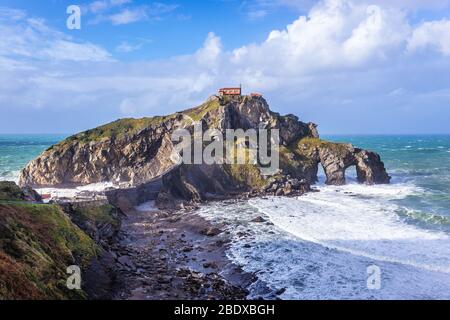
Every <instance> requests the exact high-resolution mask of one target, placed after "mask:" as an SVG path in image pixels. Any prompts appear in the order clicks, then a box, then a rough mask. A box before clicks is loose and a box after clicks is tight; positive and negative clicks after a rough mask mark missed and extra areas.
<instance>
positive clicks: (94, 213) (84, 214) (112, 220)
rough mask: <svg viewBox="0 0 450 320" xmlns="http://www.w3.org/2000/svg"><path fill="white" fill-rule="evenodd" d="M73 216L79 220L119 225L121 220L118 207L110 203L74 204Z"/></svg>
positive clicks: (96, 223)
mask: <svg viewBox="0 0 450 320" xmlns="http://www.w3.org/2000/svg"><path fill="white" fill-rule="evenodd" d="M72 210H73V211H72V212H71V217H72V218H74V219H76V220H77V221H88V222H91V223H93V224H95V225H99V224H110V225H112V226H113V227H118V226H119V224H120V220H119V218H118V213H117V209H116V208H115V207H114V206H112V205H109V204H104V205H97V204H83V203H79V204H74V205H73V206H72Z"/></svg>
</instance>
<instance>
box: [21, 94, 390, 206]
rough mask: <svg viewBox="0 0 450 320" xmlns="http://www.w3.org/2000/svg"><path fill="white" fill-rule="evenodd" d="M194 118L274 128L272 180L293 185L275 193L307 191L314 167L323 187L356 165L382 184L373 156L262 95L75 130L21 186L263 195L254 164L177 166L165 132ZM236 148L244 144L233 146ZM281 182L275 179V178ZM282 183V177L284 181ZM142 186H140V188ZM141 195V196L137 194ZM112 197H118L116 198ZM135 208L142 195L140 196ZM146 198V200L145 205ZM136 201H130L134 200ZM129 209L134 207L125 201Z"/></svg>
mask: <svg viewBox="0 0 450 320" xmlns="http://www.w3.org/2000/svg"><path fill="white" fill-rule="evenodd" d="M193 121H199V122H201V124H202V126H203V130H206V129H218V130H220V131H221V132H223V133H224V132H225V131H226V130H227V129H243V130H247V129H260V128H263V129H269V130H270V129H278V130H279V132H280V150H279V151H280V169H281V170H280V172H279V173H278V174H277V175H276V177H275V178H276V179H278V180H283V178H282V177H287V176H288V175H289V176H290V177H291V178H292V179H293V181H294V183H293V184H292V183H290V184H287V185H286V184H285V188H284V190H281V191H279V189H276V188H275V189H274V191H273V192H275V193H278V194H280V195H281V194H285V193H288V194H289V193H291V192H292V189H294V190H297V189H298V187H296V186H295V185H296V184H297V183H296V182H297V181H305V183H304V184H303V186H302V187H301V188H302V189H304V190H309V184H313V183H315V182H316V181H317V171H318V165H319V164H321V165H322V166H323V167H324V169H325V173H326V175H327V183H328V184H335V185H341V184H344V183H345V170H346V169H347V168H348V167H350V166H356V168H357V173H358V180H359V181H360V182H361V183H367V184H376V183H389V180H390V177H389V176H388V174H387V172H386V170H385V168H384V164H383V162H381V159H380V157H379V155H377V154H376V153H374V152H371V151H366V150H361V149H357V148H354V147H353V146H351V145H348V144H338V143H331V142H326V141H323V140H321V139H320V138H319V134H318V131H317V125H315V124H313V123H304V122H301V121H299V119H298V118H297V117H296V116H293V115H287V116H281V115H279V114H278V113H275V112H272V111H271V110H270V108H269V106H268V104H267V102H266V100H265V99H264V98H262V97H250V96H243V97H240V98H233V99H231V98H227V97H217V96H212V97H211V98H209V99H208V100H207V101H206V102H205V103H203V104H202V105H200V106H199V107H196V108H193V109H189V110H185V111H183V112H178V113H175V114H172V115H169V116H166V117H154V118H143V119H122V120H118V121H115V122H112V123H110V124H107V125H104V126H101V127H98V128H95V129H92V130H89V131H86V132H82V133H79V134H77V135H74V136H72V137H69V138H68V139H66V140H64V141H62V142H61V143H59V144H57V145H55V146H52V147H51V148H49V149H48V150H47V151H45V152H44V153H43V154H42V155H41V156H39V157H38V158H37V159H35V160H33V161H32V162H30V163H29V164H28V166H27V167H26V168H25V169H24V170H23V171H22V172H21V175H20V185H22V186H32V187H36V186H80V185H87V184H92V183H99V182H112V183H115V184H119V183H120V184H121V185H122V186H125V187H126V188H128V189H129V188H135V187H140V188H141V189H142V190H146V187H145V185H146V184H147V183H150V182H152V181H154V180H155V178H157V177H161V176H162V182H161V185H160V187H158V188H160V189H158V190H156V191H155V190H154V191H152V193H154V194H156V195H157V196H154V195H152V197H153V198H152V199H154V198H155V197H157V198H158V199H159V200H160V202H161V203H166V204H167V203H174V201H176V200H177V199H178V200H179V199H182V200H188V201H201V200H207V199H211V198H219V199H220V198H221V197H224V196H225V197H226V196H230V195H235V194H237V193H243V192H250V191H252V192H255V190H257V191H258V192H260V190H267V189H268V187H269V186H270V185H271V182H270V181H269V180H270V179H269V177H267V176H263V175H262V174H261V171H260V170H259V166H258V165H255V164H245V165H236V164H214V165H206V164H201V165H200V164H195V165H191V164H181V165H179V164H177V163H175V162H174V160H173V157H171V155H173V153H174V144H173V142H172V141H171V135H172V133H173V132H174V130H176V129H180V128H184V129H188V130H191V131H192V128H193V126H192V125H193ZM236 144H237V145H238V147H240V148H242V149H243V150H246V149H247V150H248V148H249V146H248V145H246V144H245V142H244V143H242V142H237V143H236ZM280 177H281V178H280ZM284 180H286V179H284ZM141 186H144V187H141ZM144 193H145V192H144ZM115 197H116V198H117V195H115ZM136 198H139V199H138V200H139V201H140V202H141V203H142V201H145V200H146V199H144V198H145V197H142V196H141V195H139V197H137V196H136ZM152 199H148V200H152ZM136 201H137V200H136ZM129 205H133V203H130V204H129Z"/></svg>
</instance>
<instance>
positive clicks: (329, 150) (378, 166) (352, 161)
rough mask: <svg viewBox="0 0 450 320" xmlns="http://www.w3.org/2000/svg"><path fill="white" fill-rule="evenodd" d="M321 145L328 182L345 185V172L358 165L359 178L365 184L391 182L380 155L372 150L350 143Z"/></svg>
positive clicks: (321, 158)
mask: <svg viewBox="0 0 450 320" xmlns="http://www.w3.org/2000/svg"><path fill="white" fill-rule="evenodd" d="M332 146H333V147H329V146H322V147H319V156H320V163H321V165H322V166H323V169H324V171H325V175H326V177H327V180H326V184H329V185H338V186H339V185H344V184H345V183H346V178H345V172H346V170H347V169H348V168H349V167H352V166H356V173H357V179H358V182H360V183H365V184H385V183H389V182H390V179H391V178H390V177H389V175H388V174H387V172H386V169H385V167H384V163H383V162H382V161H381V159H380V156H379V155H378V154H376V153H374V152H372V151H367V150H361V149H357V148H354V147H353V146H352V145H350V144H343V145H339V146H338V147H336V146H337V145H336V144H334V145H332Z"/></svg>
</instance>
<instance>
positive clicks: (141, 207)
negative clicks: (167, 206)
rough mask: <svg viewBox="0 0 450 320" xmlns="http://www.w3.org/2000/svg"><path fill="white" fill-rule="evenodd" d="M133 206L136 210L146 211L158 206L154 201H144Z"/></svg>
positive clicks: (155, 208)
mask: <svg viewBox="0 0 450 320" xmlns="http://www.w3.org/2000/svg"><path fill="white" fill-rule="evenodd" d="M135 208H136V210H137V211H140V212H148V211H156V210H158V208H157V207H156V205H155V201H148V202H144V203H142V204H140V205H139V206H137V207H135Z"/></svg>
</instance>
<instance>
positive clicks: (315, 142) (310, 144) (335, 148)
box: [297, 138, 348, 155]
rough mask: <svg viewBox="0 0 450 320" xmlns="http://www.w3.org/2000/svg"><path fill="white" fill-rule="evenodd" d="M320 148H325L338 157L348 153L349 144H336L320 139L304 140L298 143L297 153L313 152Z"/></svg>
mask: <svg viewBox="0 0 450 320" xmlns="http://www.w3.org/2000/svg"><path fill="white" fill-rule="evenodd" d="M318 148H325V149H328V150H330V151H331V152H332V153H334V154H336V155H345V154H346V153H347V152H348V144H345V143H334V142H328V141H324V140H321V139H319V138H303V139H301V140H299V142H298V143H297V151H298V150H300V151H301V152H302V153H304V151H313V150H315V149H318Z"/></svg>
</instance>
